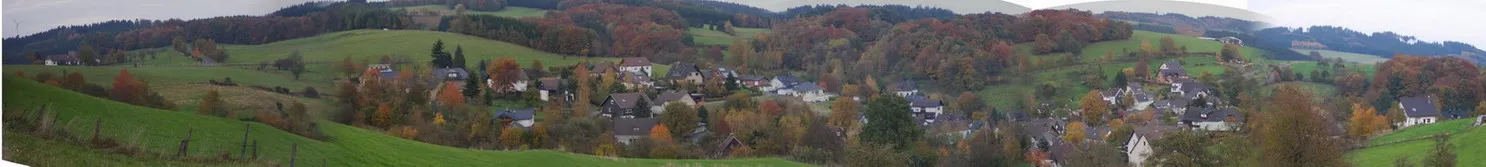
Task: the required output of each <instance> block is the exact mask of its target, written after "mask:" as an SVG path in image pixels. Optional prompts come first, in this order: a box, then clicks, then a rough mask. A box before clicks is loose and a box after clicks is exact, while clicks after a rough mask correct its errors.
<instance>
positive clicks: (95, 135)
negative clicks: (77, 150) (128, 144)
mask: <svg viewBox="0 0 1486 167" xmlns="http://www.w3.org/2000/svg"><path fill="white" fill-rule="evenodd" d="M102 128H103V118H99V119H98V120H96V121H93V138H90V139H89V140H92V141H98V132H99V129H102Z"/></svg>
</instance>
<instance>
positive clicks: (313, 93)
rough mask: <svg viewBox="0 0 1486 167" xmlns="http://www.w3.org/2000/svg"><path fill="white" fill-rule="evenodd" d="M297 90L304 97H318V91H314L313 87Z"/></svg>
mask: <svg viewBox="0 0 1486 167" xmlns="http://www.w3.org/2000/svg"><path fill="white" fill-rule="evenodd" d="M299 92H300V94H304V95H303V96H304V97H308V98H317V99H318V98H320V91H316V90H315V87H304V90H301V91H299Z"/></svg>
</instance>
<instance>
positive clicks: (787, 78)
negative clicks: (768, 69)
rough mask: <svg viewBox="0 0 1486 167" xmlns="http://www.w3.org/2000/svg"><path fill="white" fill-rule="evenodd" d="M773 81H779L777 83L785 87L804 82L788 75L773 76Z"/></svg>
mask: <svg viewBox="0 0 1486 167" xmlns="http://www.w3.org/2000/svg"><path fill="white" fill-rule="evenodd" d="M774 80H779V82H781V83H784V85H785V86H793V85H795V84H799V83H801V82H805V80H802V79H800V78H799V77H795V76H794V75H789V74H779V75H778V76H774Z"/></svg>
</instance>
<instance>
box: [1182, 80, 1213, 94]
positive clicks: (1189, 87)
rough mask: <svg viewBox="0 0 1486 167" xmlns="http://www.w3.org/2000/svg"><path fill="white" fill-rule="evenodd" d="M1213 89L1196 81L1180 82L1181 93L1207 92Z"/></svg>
mask: <svg viewBox="0 0 1486 167" xmlns="http://www.w3.org/2000/svg"><path fill="white" fill-rule="evenodd" d="M1213 89H1214V88H1213V86H1212V85H1207V84H1204V83H1202V82H1197V81H1182V91H1183V92H1196V91H1207V90H1213Z"/></svg>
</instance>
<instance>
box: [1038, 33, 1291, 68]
mask: <svg viewBox="0 0 1486 167" xmlns="http://www.w3.org/2000/svg"><path fill="white" fill-rule="evenodd" d="M1164 37H1171V41H1172V42H1175V43H1176V45H1177V47H1183V46H1185V47H1187V52H1211V53H1216V52H1218V51H1220V50H1221V49H1222V47H1223V44H1222V43H1218V42H1217V41H1212V40H1203V39H1198V38H1197V37H1191V36H1185V35H1177V34H1163V33H1158V32H1150V31H1140V30H1135V32H1134V34H1131V35H1130V39H1124V40H1113V41H1103V42H1096V43H1092V44H1089V45H1088V46H1086V47H1084V49H1083V54H1081V55H1079V56H1078V57H1079V59H1081V60H1084V61H1085V63H1092V62H1093V61H1097V60H1099V59H1100V57H1104V55H1105V54H1106V53H1111V52H1112V53H1114V56H1115V57H1125V53H1126V52H1139V51H1140V45H1141V43H1142V41H1144V42H1150V44H1151V47H1156V48H1157V49H1159V47H1161V38H1164ZM1239 52H1241V53H1243V57H1244V59H1246V60H1250V61H1253V60H1261V59H1262V56H1260V55H1263V53H1264V51H1262V50H1259V49H1258V48H1253V47H1248V46H1245V47H1243V48H1242V49H1240V51H1239ZM1017 54H1021V55H1035V54H1032V43H1021V44H1017ZM1069 54H1070V53H1067V52H1059V53H1050V54H1045V55H1038V56H1035V57H1034V58H1039V57H1042V56H1068V55H1069ZM1131 61H1134V60H1131Z"/></svg>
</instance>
